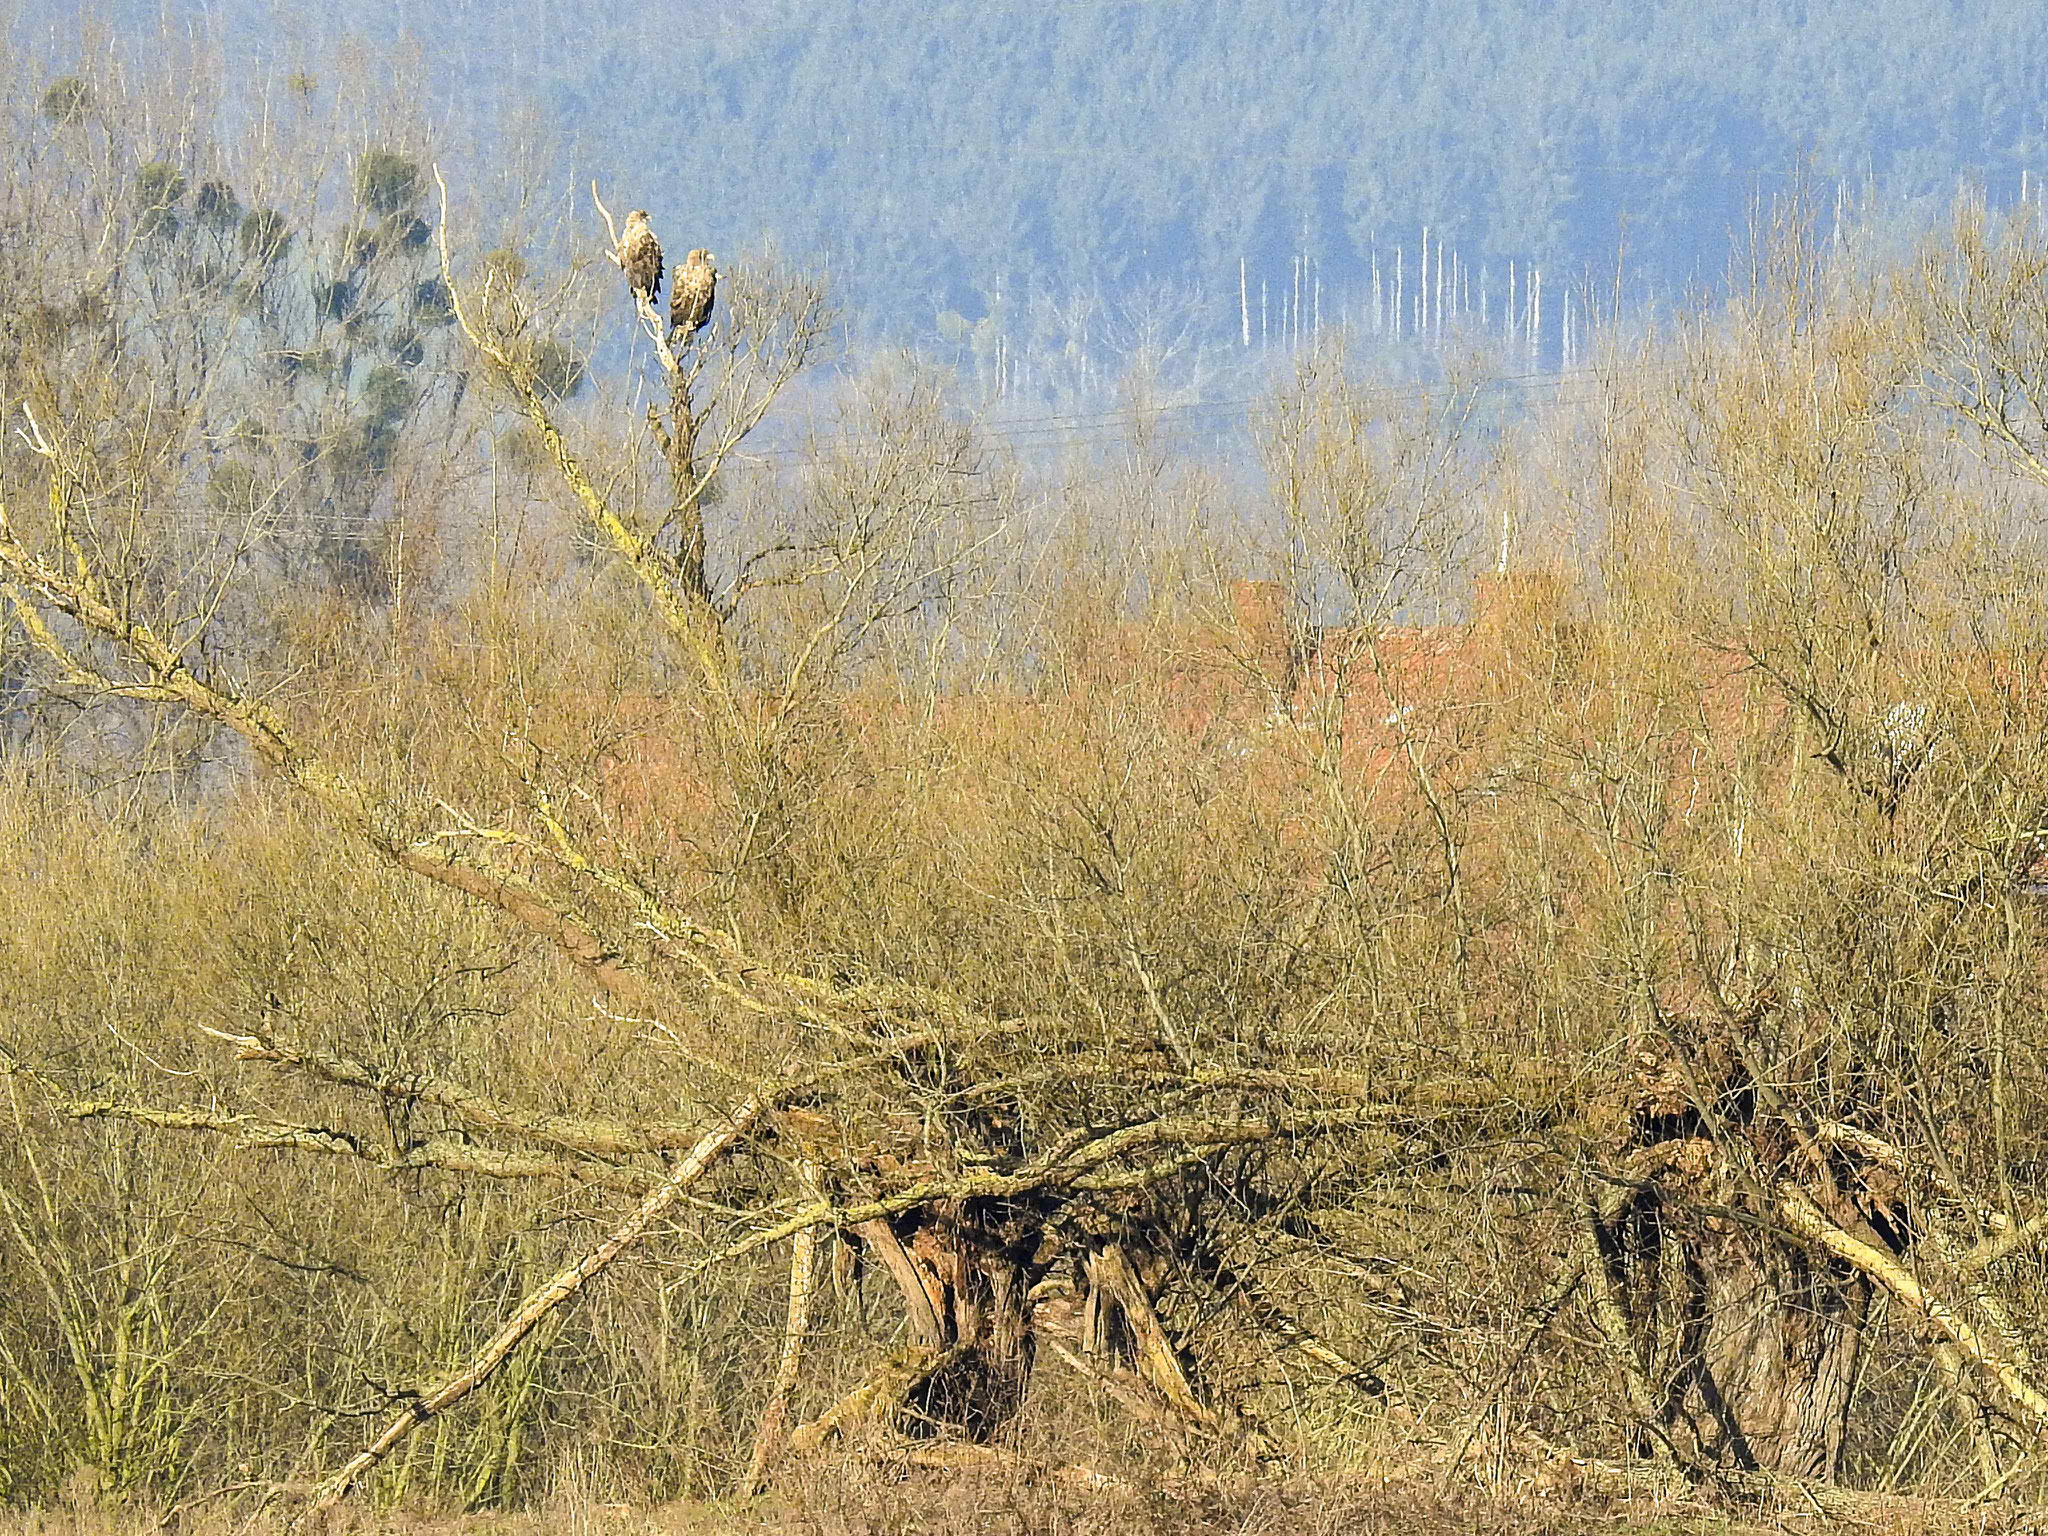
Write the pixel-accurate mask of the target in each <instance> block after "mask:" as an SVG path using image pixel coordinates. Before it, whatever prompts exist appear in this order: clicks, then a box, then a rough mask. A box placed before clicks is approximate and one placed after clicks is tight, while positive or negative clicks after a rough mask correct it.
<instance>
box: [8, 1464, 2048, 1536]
mask: <svg viewBox="0 0 2048 1536" xmlns="http://www.w3.org/2000/svg"><path fill="white" fill-rule="evenodd" d="M277 1528H278V1527H277V1526H276V1525H275V1523H274V1522H270V1521H264V1520H259V1521H256V1522H254V1523H253V1524H252V1523H250V1522H249V1521H248V1520H247V1519H246V1518H245V1517H244V1516H243V1515H241V1514H240V1513H239V1512H235V1511H232V1510H230V1509H227V1508H225V1507H223V1506H213V1507H211V1508H208V1507H200V1508H186V1509H179V1510H174V1511H170V1512H161V1513H159V1512H143V1511H132V1510H131V1511H108V1510H106V1509H103V1508H100V1507H98V1506H96V1505H94V1504H92V1503H91V1502H89V1501H85V1502H80V1501H77V1500H73V1501H70V1502H67V1503H65V1504H63V1505H61V1506H59V1507H56V1508H52V1509H47V1510H39V1511H29V1512H18V1511H17V1512H7V1513H0V1536H267V1533H268V1532H270V1531H271V1530H274V1529H277ZM2043 1528H2044V1526H2043V1512H2042V1511H2038V1510H2023V1509H2010V1508H1994V1509H1988V1510H1976V1511H1972V1510H1965V1509H1964V1508H1962V1507H1961V1506H1959V1505H1953V1504H1951V1505H1935V1504H1931V1503H1926V1502H1916V1501H1913V1500H1906V1499H1901V1500H1897V1501H1894V1502H1893V1503H1892V1504H1891V1505H1889V1506H1885V1507H1878V1506H1873V1507H1872V1508H1871V1509H1869V1510H1868V1511H1866V1512H1863V1513H1860V1514H1858V1515H1857V1516H1855V1517H1853V1518H1846V1517H1845V1518H1839V1519H1830V1518H1827V1517H1825V1516H1820V1515H1816V1514H1815V1513H1814V1511H1812V1510H1811V1509H1800V1508H1796V1507H1792V1506H1790V1505H1785V1506H1780V1507H1771V1508H1755V1509H1718V1508H1713V1507H1709V1506H1707V1505H1706V1504H1704V1503H1701V1502H1697V1501H1673V1500H1666V1499H1658V1498H1633V1499H1630V1498H1609V1499H1580V1500H1577V1501H1573V1502H1568V1503H1566V1502H1560V1501H1557V1500H1555V1499H1546V1498H1542V1497H1537V1496H1534V1495H1528V1494H1523V1495H1500V1494H1490V1493H1486V1492H1482V1491H1478V1490H1462V1491H1453V1492H1451V1493H1448V1494H1446V1493H1444V1492H1442V1491H1440V1490H1437V1489H1435V1488H1434V1487H1432V1486H1430V1485H1428V1484H1427V1483H1424V1482H1416V1481H1382V1480H1379V1479H1375V1478H1366V1477H1348V1478H1295V1479H1279V1478H1267V1479H1255V1480H1238V1481H1232V1482H1230V1483H1227V1484H1226V1483H1224V1482H1222V1481H1219V1480H1213V1479H1211V1480H1204V1479H1198V1478H1183V1479H1179V1480H1156V1481H1152V1482H1149V1483H1142V1484H1140V1483H1125V1484H1119V1485H1116V1486H1112V1487H1089V1486H1085V1485H1084V1484H1083V1483H1082V1482H1081V1481H1080V1480H1078V1479H1075V1478H1072V1477H1062V1476H1059V1475H1055V1474H1054V1473H1053V1472H1052V1471H1051V1470H1050V1469H1045V1468H1035V1469H1034V1468H1024V1467H1020V1466H1018V1465H1014V1464H1012V1465H1006V1466H992V1465H984V1466H977V1467H972V1468H967V1469H960V1468H930V1467H922V1466H917V1465H914V1464H912V1463H911V1462H909V1461H907V1460H904V1459H902V1458H894V1459H892V1458H886V1457H884V1458H844V1459H835V1460H832V1461H830V1462H821V1463H818V1464H816V1465H813V1466H811V1467H809V1468H807V1469H806V1470H805V1472H804V1474H803V1475H802V1476H801V1477H798V1478H796V1479H793V1480H791V1481H790V1482H788V1483H787V1484H786V1485H785V1486H784V1487H783V1488H782V1489H781V1490H779V1491H778V1492H777V1493H776V1494H775V1495H774V1496H772V1497H771V1498H769V1499H765V1500H760V1501H755V1502H753V1503H750V1504H745V1505H736V1504H726V1503H698V1502H674V1503H668V1504H658V1505H646V1506H632V1505H625V1504H612V1503H602V1502H593V1501H590V1500H587V1499H580V1498H576V1497H573V1496H558V1497H556V1498H552V1499H550V1500H547V1501H546V1502H544V1503H542V1504H540V1505H539V1506H537V1507H535V1508H533V1509H531V1510H527V1511H523V1512H519V1513H512V1514H478V1515H446V1514H437V1513H434V1512H432V1511H429V1510H387V1511H371V1510H367V1509H356V1510H353V1511H344V1512H340V1513H338V1514H337V1515H336V1516H335V1517H333V1518H332V1519H331V1521H330V1523H329V1524H328V1525H327V1527H326V1536H743V1533H761V1536H1113V1533H1132V1536H1138V1533H1145V1536H1594V1533H1596V1532H1607V1531H1630V1532H1641V1533H1648V1536H1763V1533H1766V1532H1769V1533H1775V1536H1785V1533H1800V1536H1834V1533H1838V1532H1839V1533H1848V1532H1856V1533H1861V1536H1963V1533H1965V1532H1968V1533H1972V1536H2002V1533H2008V1536H2021V1533H2025V1532H2035V1531H2039V1530H2041V1529H2043Z"/></svg>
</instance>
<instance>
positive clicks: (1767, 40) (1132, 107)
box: [29, 0, 2048, 339]
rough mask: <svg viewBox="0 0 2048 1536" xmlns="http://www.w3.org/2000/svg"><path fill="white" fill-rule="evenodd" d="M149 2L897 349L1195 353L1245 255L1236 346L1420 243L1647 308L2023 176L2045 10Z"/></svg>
mask: <svg viewBox="0 0 2048 1536" xmlns="http://www.w3.org/2000/svg"><path fill="white" fill-rule="evenodd" d="M167 4H168V10H169V11H170V12H171V13H172V14H174V15H176V16H179V17H182V18H186V19H188V20H196V21H197V22H198V24H199V25H201V26H212V27H216V28H219V29H222V31H223V32H224V34H225V36H226V37H227V39H228V40H229V42H230V45H231V48H232V49H233V51H235V52H238V53H242V54H246V55H247V56H248V57H250V58H251V59H253V60H256V61H259V65H260V66H267V67H275V68H291V67H297V62H298V61H303V60H307V59H312V58H315V57H317V56H319V55H320V54H321V53H322V52H323V50H324V49H325V48H326V47H327V46H328V45H329V44H331V42H332V41H333V39H334V37H335V36H337V35H338V33H339V30H340V29H341V28H343V27H344V26H346V27H348V28H352V29H356V30H357V31H359V32H360V33H362V34H363V35H365V36H367V37H369V38H371V39H373V40H389V39H392V38H394V37H398V36H401V35H404V36H409V37H411V38H413V39H415V40H416V41H417V43H418V45H419V46H420V48H421V49H422V51H423V53H424V55H425V58H426V60H427V63H428V76H429V78H430V79H431V81H432V86H431V89H432V91H433V93H434V94H435V98H436V99H435V101H434V103H433V106H434V108H435V110H436V115H437V116H439V117H440V118H441V119H442V120H443V121H447V122H449V123H450V124H451V126H453V127H457V128H459V129H460V130H461V131H463V132H465V133H468V134H471V135H473V136H483V137H485V138H486V139H487V137H488V133H489V131H490V130H489V128H488V126H486V125H488V124H489V123H491V122H492V121H494V120H495V116H496V114H498V113H501V112H503V111H505V110H507V109H517V108H522V107H538V108H539V109H540V113H541V116H542V117H543V118H544V119H548V120H552V121H554V122H555V123H557V124H559V126H560V128H561V129H562V131H563V132H564V134H565V136H566V142H569V143H571V144H573V145H574V146H575V147H574V149H573V150H572V151H571V153H572V154H573V156H574V158H575V159H576V160H577V161H578V162H579V163H578V165H577V166H576V167H575V169H576V170H577V171H578V172H579V173H580V174H584V175H588V174H593V173H594V174H597V175H600V176H602V177H603V178H604V180H605V181H606V182H607V184H610V185H614V186H616V187H618V188H619V189H620V196H621V199H622V200H623V201H626V202H628V203H633V202H638V203H644V204H645V205H646V206H647V207H649V208H650V209H652V210H654V212H655V214H656V217H657V224H658V225H659V226H660V227H662V228H663V229H665V230H666V231H668V232H669V239H670V243H671V244H672V245H674V246H676V247H679V248H680V247H686V246H688V245H692V244H700V243H701V244H706V245H709V246H711V247H713V248H714V249H717V248H719V247H721V246H724V247H728V248H730V247H737V246H741V245H745V244H749V243H752V242H753V241H755V240H757V239H759V238H760V237H761V236H763V235H764V234H773V235H774V236H776V237H777V238H779V239H780V240H781V241H782V243H783V244H784V245H785V246H786V247H789V248H791V249H793V250H795V251H797V252H800V253H803V254H805V255H807V256H809V257H811V258H812V259H814V260H822V261H825V262H827V263H829V264H830V265H831V266H832V267H833V268H834V269H835V270H836V272H837V273H838V274H839V276H840V278H841V293H842V295H843V296H844V298H845V299H846V300H847V301H848V303H849V306H850V307H851V308H852V309H853V310H854V311H856V312H857V313H858V314H859V315H860V316H861V317H862V318H863V319H865V320H867V321H868V322H869V323H871V324H872V325H875V326H876V327H878V328H880V329H883V330H886V331H889V332H892V333H894V334H898V335H903V336H914V337H919V338H923V339H935V337H936V333H937V332H938V330H939V329H940V326H941V318H942V316H947V312H949V311H950V312H953V316H954V317H958V318H953V317H948V318H947V320H946V324H947V326H949V327H953V328H957V325H958V323H959V319H960V318H964V319H965V320H967V321H970V322H971V321H974V320H978V319H980V318H982V317H983V316H984V315H985V314H986V313H988V311H989V309H990V307H991V306H992V305H995V304H996V303H997V302H998V297H999V296H1004V299H1005V301H1006V302H1008V301H1010V300H1015V301H1016V302H1020V303H1021V302H1024V301H1026V300H1027V299H1028V297H1029V296H1031V295H1034V294H1036V295H1041V296H1043V295H1048V294H1050V295H1058V294H1065V293H1074V292H1089V291H1093V290H1096V289H1098V287H1099V288H1100V289H1102V290H1104V291H1107V292H1109V293H1111V294H1118V293H1123V292H1127V291H1129V290H1130V289H1131V287H1132V285H1142V284H1158V283H1162V282H1163V283H1167V284H1171V285H1174V286H1175V287H1176V288H1177V290H1178V291H1180V292H1181V293H1183V294H1185V295H1187V296H1188V297H1189V299H1190V300H1191V305H1192V307H1193V308H1194V309H1195V311H1196V312H1197V313H1200V314H1202V315H1203V316H1204V317H1205V323H1208V324H1211V325H1212V326H1213V329H1214V331H1215V333H1217V334H1219V335H1220V334H1221V333H1223V332H1224V331H1226V330H1228V331H1234V330H1235V329H1236V326H1237V323H1238V312H1237V297H1238V295H1237V287H1238V264H1239V261H1240V259H1241V258H1242V259H1244V260H1245V261H1246V262H1247V263H1248V266H1249V271H1250V277H1251V302H1252V308H1253V310H1254V315H1253V325H1254V327H1255V328H1256V327H1257V325H1258V324H1259V319H1258V315H1257V312H1256V311H1257V308H1258V285H1259V283H1260V282H1261V281H1262V280H1263V281H1264V282H1266V283H1267V285H1268V287H1269V290H1270V291H1271V294H1272V298H1271V299H1270V300H1269V305H1274V306H1276V305H1277V303H1278V294H1279V291H1280V290H1281V289H1282V288H1287V287H1291V282H1292V271H1293V264H1294V261H1295V259H1296V257H1297V256H1299V255H1302V254H1304V253H1305V254H1306V255H1307V256H1308V257H1309V258H1310V259H1311V263H1312V265H1311V266H1310V267H1309V268H1308V269H1307V270H1308V271H1309V272H1310V274H1311V277H1310V280H1309V281H1310V286H1311V288H1312V287H1313V282H1314V277H1315V275H1320V278H1321V280H1322V283H1323V285H1324V304H1325V306H1326V307H1329V308H1331V309H1332V310H1334V308H1335V307H1336V306H1338V305H1341V304H1353V303H1355V304H1358V305H1363V304H1364V303H1365V302H1367V299H1366V297H1365V296H1366V295H1367V294H1369V292H1370V282H1371V277H1370V273H1371V265H1372V258H1373V255H1374V253H1375V251H1377V252H1378V253H1379V255H1380V256H1381V258H1382V267H1383V268H1384V269H1385V270H1384V277H1385V279H1386V282H1387V285H1388V287H1389V292H1390V284H1391V276H1392V268H1391V261H1392V257H1391V254H1390V253H1391V252H1392V251H1393V250H1394V249H1395V248H1396V247H1399V248H1400V249H1402V250H1403V251H1404V253H1405V257H1404V259H1405V261H1406V262H1407V263H1408V264H1409V272H1410V279H1409V280H1410V283H1411V287H1410V289H1409V292H1410V293H1411V294H1412V292H1413V289H1412V282H1413V278H1412V272H1413V263H1414V261H1415V259H1416V253H1417V244H1418V241H1419V238H1420V235H1421V231H1422V228H1423V226H1425V225H1427V226H1429V227H1430V229H1431V230H1432V232H1433V233H1432V238H1436V237H1438V236H1441V237H1445V238H1447V239H1448V240H1449V241H1450V243H1451V246H1452V248H1453V249H1454V250H1455V251H1456V252H1458V254H1459V255H1460V256H1461V258H1462V259H1463V261H1464V262H1465V263H1466V264H1467V266H1468V268H1469V269H1470V270H1472V271H1473V272H1475V273H1477V272H1479V271H1480V270H1481V269H1482V268H1484V269H1485V270H1486V272H1487V276H1488V280H1489V281H1490V282H1491V283H1492V284H1493V285H1494V292H1495V293H1496V294H1497V293H1498V292H1499V291H1500V288H1501V287H1503V286H1504V282H1503V279H1504V277H1505V266H1506V264H1507V263H1508V262H1509V261H1510V260H1513V261H1516V262H1518V263H1521V264H1524V266H1526V264H1528V263H1530V262H1535V263H1540V264H1541V265H1542V266H1544V267H1545V268H1546V270H1547V271H1548V273H1549V274H1550V279H1549V280H1550V281H1552V282H1555V281H1557V280H1558V279H1559V278H1562V277H1569V276H1572V275H1574V274H1583V273H1589V272H1590V273H1601V274H1611V272H1612V270H1613V267H1614V263H1615V258H1616V253H1617V251H1620V250H1623V249H1625V250H1626V253H1627V255H1626V267H1627V268H1628V270H1629V271H1630V272H1631V274H1632V275H1633V276H1634V277H1635V278H1636V279H1637V280H1638V281H1639V283H1640V284H1641V285H1642V286H1641V287H1639V288H1637V289H1636V291H1637V292H1638V293H1640V292H1642V291H1643V290H1644V289H1645V288H1647V289H1648V290H1649V291H1652V292H1662V293H1669V292H1673V291H1675V290H1677V289H1678V288H1680V287H1683V286H1684V285H1686V284H1687V283H1689V282H1692V281H1695V280H1698V279H1707V280H1712V279H1713V278H1715V277H1717V276H1718V275H1719V274H1720V272H1721V270H1722V268H1723V264H1724V261H1725V257H1726V251H1727V237H1728V234H1729V231H1730V230H1731V228H1734V227H1737V226H1739V225H1740V224H1741V223H1742V221H1743V219H1744V217H1745V210H1746V208H1747V206H1748V204H1749V202H1750V199H1751V198H1752V196H1753V195H1755V194H1756V193H1757V192H1759V191H1761V192H1763V193H1764V194H1766V195H1768V194H1769V193H1770V192H1771V191H1772V190H1773V189H1775V188H1777V187H1779V186H1781V185H1782V184H1783V182H1784V179H1785V178H1786V177H1787V176H1788V175H1789V174H1792V173H1793V172H1795V171H1796V170H1797V169H1799V168H1800V167H1802V166H1807V165H1810V166H1811V167H1812V168H1813V169H1814V170H1815V171H1816V172H1817V173H1818V174H1819V175H1821V176H1823V177H1826V178H1828V179H1831V180H1832V179H1836V178H1840V179H1841V180H1842V181H1843V182H1844V183H1845V185H1846V186H1847V187H1848V188H1849V189H1850V191H1851V192H1852V193H1856V194H1861V193H1862V192H1864V191H1865V190H1869V191H1874V192H1875V193H1876V194H1877V195H1878V196H1880V197H1883V198H1885V199H1888V200H1890V199H1913V198H1937V199H1943V200H1945V199H1946V198H1947V197H1948V196H1949V195H1950V194H1951V193H1952V192H1953V190H1954V187H1955V185H1956V181H1957V178H1958V177H1959V176H1968V177H1972V178H1974V179H1979V180H1982V181H1984V182H1985V183H1986V184H1987V185H1988V187H1989V188H1990V190H1991V192H1992V194H1993V196H1994V198H1997V199H1998V200H2008V199H2010V198H2011V197H2012V196H2013V195H2015V193H2016V191H2017V188H2018V184H2019V180H2020V177H2021V174H2022V172H2023V171H2028V172H2033V173H2038V172H2040V171H2043V170H2048V129H2044V117H2043V111H2042V107H2043V96H2042V93H2041V82H2042V81H2044V80H2048V8H2043V9H2042V10H2038V11H2037V10H2035V9H2033V8H2032V7H2028V6H2014V5H2009V4H2002V5H1996V6H1994V5H1992V4H1990V3H1987V0H1892V3H1888V4H1886V5H1885V6H1882V7H1877V6H1871V5H1869V4H1867V3H1865V0H1701V3H1695V4H1688V5H1684V6H1677V5H1666V6H1654V7H1647V6H1643V5H1641V4H1640V3H1635V0H1630V3H1622V0H1521V3H1514V0H1434V3H1431V4H1429V5H1421V4H1415V3H1406V4H1379V5H1364V4H1357V3H1342V4H1340V3H1329V0H1325V3H1303V0H1286V3H1282V0H1247V3H1242V4H1235V5H1225V4H1216V3H1192V4H1157V3H1132V0H1123V3H1094V0H1054V3H1040V4H1028V3H1011V0H857V3H848V0H819V3H816V4H788V3H782V0H752V3H749V0H738V3H725V4H719V5H715V6H714V5H710V4H703V3H696V0H691V3H666V4H664V3H660V0H655V3H650V4H646V5H638V6H620V5H600V4H595V3H592V0H509V3H504V4H484V3H477V0H458V3H455V4H449V5H438V4H425V3H422V0H362V3H359V4H357V5H354V6H350V7H347V8H321V9H313V8H301V9H295V10H294V9H288V10H285V11H283V12H280V11H279V10H277V9H276V8H274V7H273V6H271V5H270V4H268V3H267V0H266V3H261V4H258V3H254V0H215V3H208V0H167ZM165 9H166V5H165V3H163V0H150V3H148V4H146V5H145V4H140V3H138V4H135V5H132V6H130V7H128V13H132V14H128V13H124V11H123V9H122V8H121V7H120V6H118V5H117V6H115V7H114V8H113V9H112V14H113V15H114V16H115V17H116V18H117V24H119V25H124V26H128V25H148V26H152V27H153V26H155V25H156V24H157V19H158V18H159V17H160V16H162V15H163V14H164V13H165ZM29 10H30V14H29V20H30V21H31V22H32V23H36V24H39V25H42V26H51V25H54V26H56V27H58V28H59V29H61V28H63V27H65V26H67V25H70V20H69V18H70V17H71V15H72V11H71V8H70V7H68V6H64V5H62V4H61V3H60V0H30V8H29ZM1605 280H1606V278H1605V276H1603V277H1602V281H1603V282H1604V281H1605ZM1473 298H1474V302H1475V303H1476V302H1477V299H1478V293H1477V283H1476V280H1475V283H1474V292H1473ZM1307 302H1308V300H1307V298H1305V299H1304V303H1307ZM1494 302H1495V303H1496V304H1497V303H1498V302H1499V300H1498V298H1495V299H1494Z"/></svg>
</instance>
